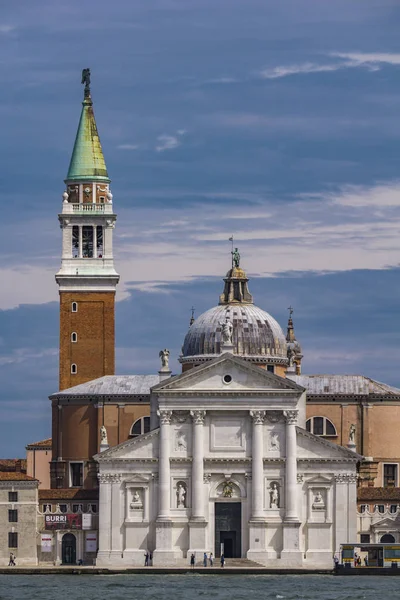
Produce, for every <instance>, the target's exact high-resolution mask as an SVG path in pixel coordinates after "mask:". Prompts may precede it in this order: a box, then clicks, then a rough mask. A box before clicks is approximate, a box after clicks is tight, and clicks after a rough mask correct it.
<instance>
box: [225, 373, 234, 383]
mask: <svg viewBox="0 0 400 600" xmlns="http://www.w3.org/2000/svg"><path fill="white" fill-rule="evenodd" d="M223 381H224V383H230V382H231V381H232V375H224V377H223Z"/></svg>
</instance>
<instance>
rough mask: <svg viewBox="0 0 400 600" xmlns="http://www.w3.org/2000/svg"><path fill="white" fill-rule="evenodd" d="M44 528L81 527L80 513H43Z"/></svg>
mask: <svg viewBox="0 0 400 600" xmlns="http://www.w3.org/2000/svg"><path fill="white" fill-rule="evenodd" d="M45 528H46V529H82V515H81V514H80V513H79V514H73V513H72V514H69V513H65V514H63V515H45Z"/></svg>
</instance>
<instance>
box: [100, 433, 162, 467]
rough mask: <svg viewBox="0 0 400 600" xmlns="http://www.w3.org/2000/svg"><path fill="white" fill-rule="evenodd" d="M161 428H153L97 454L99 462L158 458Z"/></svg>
mask: <svg viewBox="0 0 400 600" xmlns="http://www.w3.org/2000/svg"><path fill="white" fill-rule="evenodd" d="M159 432H160V430H159V429H153V431H150V432H149V433H144V434H143V435H138V436H137V437H135V438H132V439H131V440H127V441H126V442H122V444H118V445H117V446H113V447H112V448H109V449H108V450H105V451H104V452H101V453H99V454H96V456H94V459H95V460H97V462H99V463H102V462H108V461H110V460H115V459H120V460H128V459H132V460H141V459H142V460H146V459H157V458H158V439H159Z"/></svg>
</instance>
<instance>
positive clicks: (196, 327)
mask: <svg viewBox="0 0 400 600" xmlns="http://www.w3.org/2000/svg"><path fill="white" fill-rule="evenodd" d="M226 319H229V321H230V322H231V323H232V325H233V335H232V346H233V354H237V355H239V356H243V357H248V358H251V359H254V362H270V363H277V364H286V362H287V349H286V347H287V346H286V339H285V336H284V334H283V331H282V329H281V327H280V325H279V323H277V321H275V319H274V318H273V317H271V315H270V314H268V313H267V312H265V311H264V310H261V308H258V307H257V306H254V304H240V303H237V304H229V305H227V306H226V305H220V306H215V307H214V308H210V310H207V311H206V312H205V313H203V314H202V315H200V316H199V317H198V318H197V319H196V320H195V321H194V323H193V324H192V325H191V326H190V328H189V331H188V333H187V334H186V337H185V341H184V343H183V348H182V358H181V362H193V358H192V360H190V357H197V358H199V357H200V356H202V357H203V358H211V357H212V355H216V354H221V352H223V351H224V349H223V342H222V333H221V323H224V322H225V321H226ZM227 350H228V349H227ZM230 351H232V350H230ZM187 359H189V360H187ZM257 359H262V360H259V361H257ZM267 359H270V360H267Z"/></svg>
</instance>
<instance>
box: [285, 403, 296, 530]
mask: <svg viewBox="0 0 400 600" xmlns="http://www.w3.org/2000/svg"><path fill="white" fill-rule="evenodd" d="M297 414H298V411H297V410H287V411H286V412H285V413H284V415H285V417H286V477H285V483H286V515H285V519H286V520H287V521H297V520H298V516H297V498H296V494H297V440H296V423H297Z"/></svg>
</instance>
